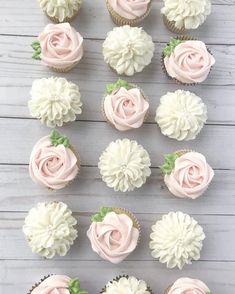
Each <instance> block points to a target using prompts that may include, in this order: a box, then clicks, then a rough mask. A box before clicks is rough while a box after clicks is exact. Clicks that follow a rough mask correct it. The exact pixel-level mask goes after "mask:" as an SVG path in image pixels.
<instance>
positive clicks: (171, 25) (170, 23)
mask: <svg viewBox="0 0 235 294" xmlns="http://www.w3.org/2000/svg"><path fill="white" fill-rule="evenodd" d="M162 17H163V22H164V25H165V26H166V27H167V28H168V30H169V31H171V32H173V33H176V34H185V33H186V31H187V30H186V29H185V28H184V27H183V28H182V29H178V28H177V27H176V26H175V22H174V21H170V20H168V19H167V17H166V16H165V15H164V14H163V16H162Z"/></svg>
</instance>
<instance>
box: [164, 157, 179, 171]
mask: <svg viewBox="0 0 235 294" xmlns="http://www.w3.org/2000/svg"><path fill="white" fill-rule="evenodd" d="M178 157H179V156H178V155H177V154H175V153H170V154H166V155H164V159H165V162H164V164H163V165H161V166H160V169H161V171H162V172H163V173H164V174H166V175H169V174H170V173H171V172H172V170H173V169H174V167H175V161H176V159H177V158H178Z"/></svg>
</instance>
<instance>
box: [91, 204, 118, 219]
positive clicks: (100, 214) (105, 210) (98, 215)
mask: <svg viewBox="0 0 235 294" xmlns="http://www.w3.org/2000/svg"><path fill="white" fill-rule="evenodd" d="M112 211H113V209H112V208H111V207H101V209H100V211H99V212H98V213H96V214H94V215H92V216H91V221H92V222H95V223H97V222H102V221H103V219H104V218H105V216H106V214H108V213H109V212H112Z"/></svg>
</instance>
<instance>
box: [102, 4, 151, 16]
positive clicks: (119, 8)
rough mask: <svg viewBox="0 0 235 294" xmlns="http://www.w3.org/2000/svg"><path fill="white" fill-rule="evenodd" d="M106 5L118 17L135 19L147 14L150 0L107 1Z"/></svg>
mask: <svg viewBox="0 0 235 294" xmlns="http://www.w3.org/2000/svg"><path fill="white" fill-rule="evenodd" d="M108 3H109V4H110V6H111V7H112V8H113V10H114V11H115V12H116V13H117V14H119V15H120V16H122V17H124V18H127V19H135V18H137V17H141V16H142V15H144V14H145V13H146V12H147V10H148V5H149V3H150V0H128V1H127V0H108Z"/></svg>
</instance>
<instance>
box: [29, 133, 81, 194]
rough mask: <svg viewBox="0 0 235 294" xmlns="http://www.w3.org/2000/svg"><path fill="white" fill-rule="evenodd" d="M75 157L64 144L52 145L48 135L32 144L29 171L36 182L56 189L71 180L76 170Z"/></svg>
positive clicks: (77, 169)
mask: <svg viewBox="0 0 235 294" xmlns="http://www.w3.org/2000/svg"><path fill="white" fill-rule="evenodd" d="M77 161H78V160H77V157H76V156H75V154H74V153H73V152H72V150H71V149H70V148H66V147H65V146H64V145H62V144H61V145H58V146H53V145H52V144H51V140H50V137H49V136H46V137H43V138H41V139H40V140H39V141H38V142H37V143H36V145H35V146H34V148H33V150H32V153H31V156H30V162H29V173H30V176H31V178H32V180H33V181H34V182H36V183H40V184H43V185H45V186H46V187H48V188H51V189H54V190H58V189H62V188H64V187H65V186H66V185H67V184H68V183H69V182H70V181H72V180H73V179H74V178H75V177H76V175H77V173H78V171H79V168H78V165H77Z"/></svg>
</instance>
